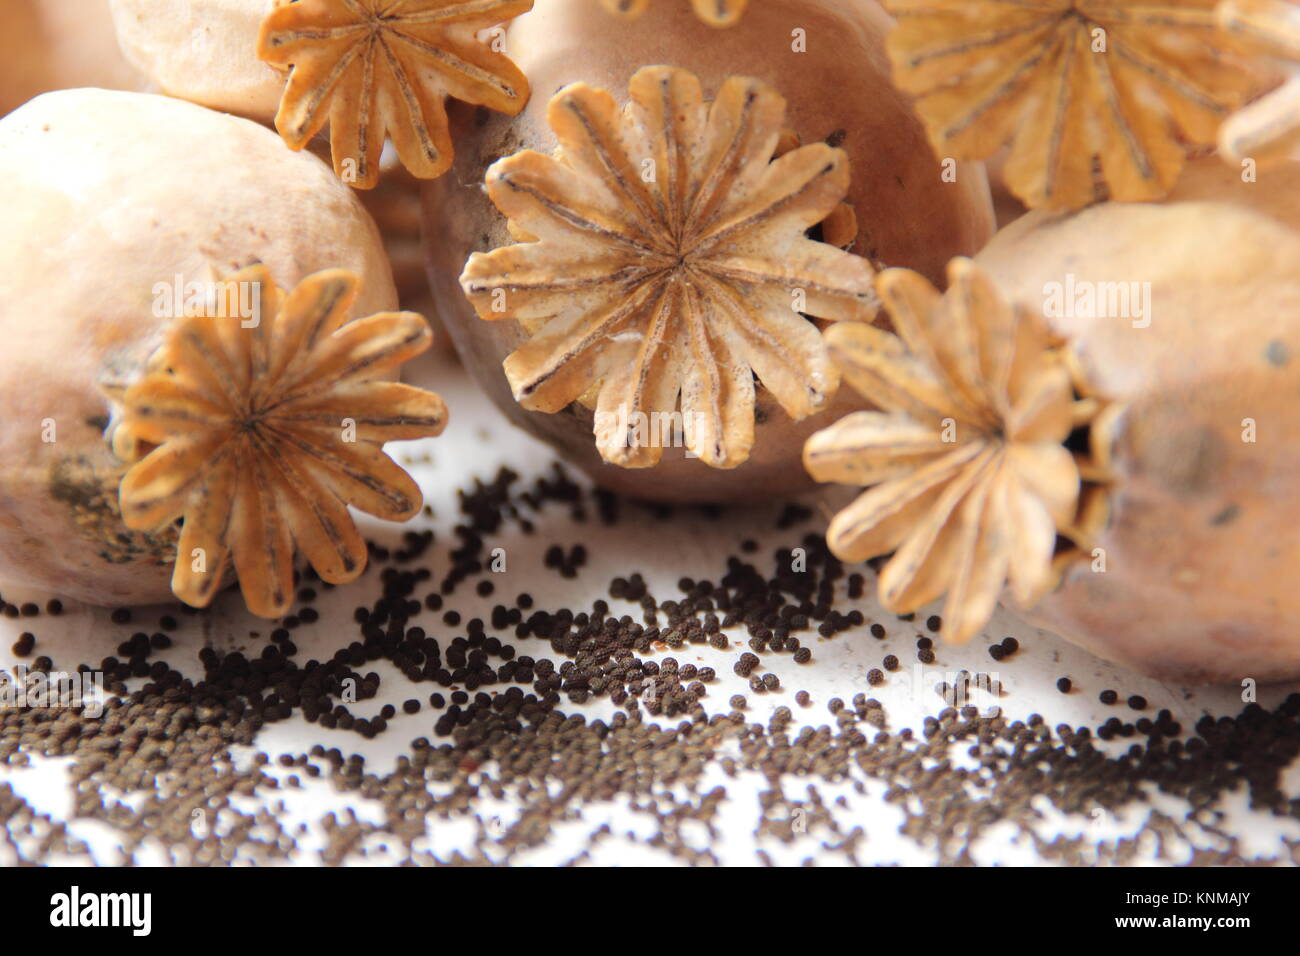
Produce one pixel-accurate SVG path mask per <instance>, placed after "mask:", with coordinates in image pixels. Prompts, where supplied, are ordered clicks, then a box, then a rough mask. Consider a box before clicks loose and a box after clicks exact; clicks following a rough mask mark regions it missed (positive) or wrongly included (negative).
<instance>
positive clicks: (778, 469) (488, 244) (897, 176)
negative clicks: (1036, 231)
mask: <svg viewBox="0 0 1300 956" xmlns="http://www.w3.org/2000/svg"><path fill="white" fill-rule="evenodd" d="M889 25H890V21H889V18H888V17H887V16H886V15H885V14H884V12H883V10H882V9H881V8H880V7H879V6H878V5H877V4H876V3H874V2H862V3H856V4H844V3H841V2H838V0H764V2H763V3H756V4H750V5H748V6H747V7H746V9H745V11H744V16H743V17H741V18H740V20H739V22H738V23H737V24H736V25H734V26H730V27H726V28H722V29H719V28H717V27H714V26H710V25H708V24H707V23H704V22H702V21H701V20H699V19H698V18H697V17H696V16H695V14H694V12H693V10H692V7H691V5H690V4H687V3H675V2H660V3H653V4H650V5H649V6H648V7H647V8H646V9H645V11H644V13H642V15H641V16H639V17H638V18H636V19H632V20H625V19H619V18H615V17H609V16H605V15H604V14H602V13H601V12H600V10H599V6H598V5H597V4H594V3H591V2H589V0H545V2H539V3H538V4H537V6H536V8H535V9H534V10H533V12H531V13H528V14H525V15H523V16H521V17H520V18H518V19H517V20H516V21H514V23H513V24H512V25H511V27H510V29H509V30H508V32H507V33H506V38H505V50H506V53H507V55H508V56H510V58H511V59H513V60H514V61H515V62H516V63H517V64H518V65H519V66H520V68H521V69H522V70H523V71H524V73H525V74H526V75H527V76H528V78H529V81H530V84H531V85H532V87H533V90H534V94H533V98H532V100H531V101H530V103H529V105H528V106H527V108H526V109H525V110H524V112H523V113H521V114H520V115H519V116H518V117H517V118H515V119H508V118H505V117H501V116H497V115H490V114H487V113H486V112H484V111H478V112H477V113H475V114H468V113H467V114H466V115H465V123H464V126H465V129H464V131H463V133H462V134H461V135H459V136H458V139H457V159H456V163H455V165H454V166H453V168H452V171H451V172H450V173H449V174H448V175H447V176H445V177H443V179H441V180H438V181H434V182H432V183H430V184H428V185H426V187H425V195H424V199H425V241H426V249H427V257H428V266H429V275H430V281H431V284H432V287H433V292H434V300H435V302H436V303H437V306H438V309H439V317H440V318H441V319H442V322H443V324H444V326H445V327H446V328H447V329H448V332H449V334H450V335H451V337H452V339H453V340H454V342H455V344H456V346H457V351H458V352H459V353H460V355H461V358H462V360H463V361H464V362H465V364H466V365H467V367H468V368H469V369H470V371H471V372H472V373H473V374H474V376H475V377H476V378H477V380H478V381H479V383H480V384H481V385H482V387H483V388H484V390H485V391H486V392H487V393H488V395H489V396H490V397H491V398H492V399H493V401H495V402H496V404H497V405H498V406H499V407H500V408H501V409H502V410H503V411H504V412H505V414H506V415H507V416H508V417H509V418H510V420H511V421H513V422H514V423H515V424H516V425H518V426H520V427H521V428H523V429H524V430H525V431H527V432H529V433H531V434H533V435H535V436H537V437H539V438H541V439H543V440H545V441H547V442H548V443H550V444H551V445H552V446H554V447H555V448H556V449H557V450H558V451H559V452H560V453H561V454H562V455H563V456H564V457H565V458H567V459H568V460H569V461H571V462H573V463H574V464H575V465H577V466H579V467H581V468H582V469H583V470H584V471H586V472H587V473H588V474H589V475H591V476H592V477H593V478H594V479H595V480H596V481H597V482H598V483H600V484H602V485H604V486H605V487H608V488H610V489H612V490H615V491H617V492H620V493H624V494H628V495H632V496H638V497H645V498H656V499H664V500H679V501H691V500H694V501H700V500H720V499H725V500H734V499H737V498H749V499H753V498H760V497H763V496H767V495H772V494H782V493H786V492H791V491H795V490H799V489H803V488H806V487H809V486H810V484H811V482H810V481H809V479H808V478H807V476H806V475H805V474H804V473H803V470H802V468H801V467H800V464H799V456H800V450H801V448H802V445H803V441H804V439H805V438H806V437H807V436H808V435H809V434H810V433H811V432H813V431H815V430H816V429H817V428H819V427H822V426H824V425H825V424H826V423H828V422H830V421H833V420H834V419H835V418H836V417H838V416H839V415H842V414H843V413H844V412H845V411H846V410H847V409H849V408H853V407H859V406H860V401H859V400H858V399H857V398H855V397H854V396H853V395H852V394H851V393H850V392H848V391H846V390H841V391H840V392H839V393H838V395H836V396H835V397H834V398H833V399H832V400H831V401H830V402H829V404H827V405H826V406H825V410H823V411H821V412H818V413H816V414H812V415H810V416H809V417H806V418H803V419H802V420H800V421H792V420H791V417H790V415H789V414H787V412H786V411H785V410H784V409H783V407H782V405H781V404H780V403H779V402H778V401H776V400H775V398H774V397H773V395H772V394H771V393H770V392H769V391H768V390H767V389H766V388H764V387H759V388H758V389H757V390H756V395H755V409H754V412H753V413H752V417H753V418H754V420H755V422H756V425H755V426H754V429H753V432H754V434H753V443H752V448H751V450H750V451H749V455H748V460H746V461H745V462H744V463H743V464H740V465H739V466H738V467H730V468H717V467H710V466H709V465H707V464H705V463H704V462H703V461H701V460H698V459H695V458H691V457H688V456H687V454H686V451H685V449H684V448H680V447H676V448H675V447H668V448H665V449H664V450H663V453H662V458H661V459H660V460H659V461H658V463H657V464H655V465H654V466H653V467H637V468H624V467H619V466H616V465H612V464H608V463H606V461H605V460H603V459H602V456H601V454H600V453H599V452H598V450H597V447H596V441H595V440H594V439H593V430H594V426H595V424H596V418H595V414H594V412H593V410H592V407H589V406H590V405H593V404H594V403H584V402H575V403H572V404H568V405H567V406H562V407H561V409H560V410H558V411H556V412H555V413H553V414H546V413H542V412H537V411H528V410H525V409H524V408H521V407H520V405H519V404H518V403H517V402H516V400H515V398H514V395H513V393H512V387H511V384H510V382H509V381H508V380H507V376H506V374H505V373H504V372H503V367H502V366H503V362H504V361H505V360H506V359H507V357H508V356H510V355H511V353H513V352H515V351H516V350H517V349H519V348H520V346H521V345H522V344H523V343H524V342H525V341H526V340H527V339H528V337H529V335H528V333H526V332H525V331H524V329H523V328H522V327H521V326H520V324H519V322H517V321H515V320H514V319H504V320H501V321H494V322H488V321H484V320H483V319H481V318H479V314H478V313H477V312H476V309H475V307H473V306H471V304H470V302H468V301H466V298H465V295H464V293H463V291H462V287H461V283H460V281H459V280H460V277H461V274H462V271H463V270H464V269H465V266H466V260H467V258H468V257H469V256H470V255H471V254H472V253H475V252H479V253H487V252H488V251H490V250H499V249H501V248H502V247H506V246H509V245H511V244H512V243H515V242H519V241H520V240H521V239H522V238H524V237H523V236H521V235H520V234H519V233H518V231H514V232H512V231H511V230H510V229H508V227H507V220H506V217H505V216H504V215H503V214H502V213H501V212H500V211H499V210H498V208H497V207H496V206H494V204H493V202H492V201H491V200H490V199H489V197H488V196H487V195H486V194H485V192H484V190H483V189H482V188H481V187H482V184H483V183H484V179H485V176H486V174H487V172H488V168H489V167H490V166H491V165H492V164H493V163H494V162H496V161H497V160H500V159H502V158H503V157H509V156H512V155H516V154H519V153H520V152H521V151H523V150H528V149H535V150H537V151H539V152H542V153H546V154H550V153H551V152H552V150H553V149H554V148H555V147H556V144H557V140H556V135H555V133H554V132H553V130H552V126H551V117H548V110H549V109H550V107H551V101H552V97H553V96H554V95H555V94H556V93H557V91H559V90H561V89H562V88H564V87H566V86H569V85H571V84H576V83H581V84H586V87H589V88H591V89H593V90H601V91H605V92H606V93H608V94H609V95H610V96H612V97H613V98H614V100H613V102H615V103H616V104H618V105H619V107H620V108H621V107H622V105H624V104H626V103H627V102H628V101H629V84H630V83H631V82H632V79H633V76H634V74H637V73H638V71H641V70H643V69H645V68H647V67H648V66H650V65H657V64H662V65H664V66H667V67H675V68H679V69H681V70H683V71H689V73H691V74H693V75H694V76H696V77H698V79H699V83H700V86H701V88H702V90H703V96H704V98H705V100H706V101H712V100H714V98H715V97H717V96H719V95H721V94H720V91H721V90H723V89H724V86H725V84H726V81H727V79H728V78H729V77H732V76H744V77H752V78H754V79H755V80H757V81H760V82H761V83H762V84H765V86H766V87H768V88H770V89H772V90H775V92H776V93H777V94H779V95H780V97H782V98H784V100H785V102H786V106H787V110H786V113H785V119H784V123H785V125H786V136H785V137H783V139H782V142H781V147H780V149H778V153H780V152H782V151H784V150H786V149H789V148H792V147H798V146H802V147H803V148H805V149H807V148H810V147H811V146H812V145H814V144H823V143H826V142H829V143H830V145H831V146H835V147H838V148H839V149H842V150H843V153H844V155H845V156H846V157H847V158H846V169H847V171H848V186H847V195H846V196H845V199H846V202H847V204H848V207H851V208H847V207H843V208H841V209H840V210H837V211H835V213H834V215H833V216H832V219H831V221H828V222H827V223H825V224H824V225H823V226H822V230H821V235H822V236H823V237H824V238H826V239H828V240H830V241H831V242H834V243H836V244H843V246H844V247H846V248H848V249H849V251H851V252H852V253H855V254H857V255H859V256H863V257H866V259H867V260H869V261H870V262H871V263H879V264H887V265H908V266H911V267H913V268H916V269H918V270H920V271H922V272H924V273H925V274H926V275H928V276H931V277H933V278H934V279H935V280H936V281H937V280H940V279H941V278H942V276H943V269H944V265H945V263H946V262H947V261H948V259H949V258H951V257H952V256H954V255H957V254H962V253H970V252H972V251H974V250H976V249H978V248H979V247H980V246H981V245H982V244H983V243H984V242H985V241H986V240H987V238H988V237H989V235H990V234H991V230H992V210H991V203H990V200H989V195H988V187H987V181H986V179H985V176H984V173H983V170H982V168H981V167H980V166H979V165H974V166H966V165H962V166H956V167H953V169H954V170H955V172H956V181H955V182H950V181H945V176H944V169H945V167H944V166H943V165H941V163H940V161H939V160H938V159H936V158H935V157H934V155H933V154H932V153H931V151H930V148H929V146H928V145H927V143H926V140H925V133H924V130H923V128H922V126H921V124H920V122H919V120H918V119H917V118H916V117H915V116H914V114H913V113H912V111H911V108H910V106H909V105H908V102H907V98H906V97H905V96H904V95H902V94H901V93H899V92H898V91H897V90H896V89H895V88H894V87H893V85H892V84H891V83H890V80H889V65H888V62H887V58H886V56H885V52H884V39H883V38H884V36H885V34H886V33H887V32H888V30H889ZM600 95H603V94H600ZM817 148H818V149H822V148H824V147H821V146H818V147H817ZM467 275H468V273H467ZM808 311H809V313H810V314H811V313H812V311H813V310H811V309H809V310H808ZM758 378H759V379H760V381H761V379H762V375H761V374H760V375H759V376H758ZM737 386H738V387H747V386H745V384H744V383H743V382H738V383H737ZM729 464H734V459H732V460H731V461H730V462H729Z"/></svg>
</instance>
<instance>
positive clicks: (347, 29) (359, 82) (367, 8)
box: [257, 0, 533, 189]
mask: <svg viewBox="0 0 1300 956" xmlns="http://www.w3.org/2000/svg"><path fill="white" fill-rule="evenodd" d="M532 6H533V0H402V2H398V3H394V2H393V0H289V2H281V3H278V4H277V5H276V7H275V8H274V9H273V10H272V11H271V12H270V13H268V14H267V16H266V19H265V20H264V21H263V22H262V27H261V31H260V33H259V36H258V40H257V55H258V56H259V57H260V58H261V59H262V60H265V61H266V62H268V63H270V64H272V65H273V66H276V67H280V68H282V69H287V70H288V71H289V79H288V84H287V86H286V88H285V91H284V96H283V98H282V99H281V101H280V109H279V112H277V113H276V115H275V128H276V129H277V130H278V131H279V132H280V135H281V136H282V137H284V141H285V142H286V143H287V144H288V145H289V146H290V147H291V148H293V149H295V150H297V149H302V148H303V147H304V146H306V145H307V143H308V142H309V141H310V140H311V138H312V137H313V136H315V135H316V134H317V133H318V132H320V130H321V129H322V128H323V127H324V126H325V123H326V122H327V121H328V122H329V125H330V149H331V153H332V155H333V159H334V171H335V172H336V173H338V174H339V176H340V177H342V178H344V180H345V181H347V182H349V183H351V184H352V185H355V186H357V187H358V188H360V189H370V188H373V187H374V186H375V184H376V183H377V182H378V181H379V156H380V152H381V150H382V149H383V146H384V140H385V137H386V136H389V137H391V138H392V141H393V146H394V148H395V150H396V152H397V155H398V157H399V158H400V159H401V161H402V164H403V165H404V166H405V167H406V168H407V169H408V170H410V172H411V173H413V174H414V175H416V176H418V177H420V178H423V179H432V178H435V177H437V176H441V175H442V174H443V173H445V172H446V171H447V169H448V168H450V166H451V163H452V144H451V133H450V130H449V128H448V120H447V111H446V106H445V101H446V99H447V97H448V96H453V97H455V98H457V99H459V100H463V101H465V102H468V103H475V104H480V105H482V106H487V107H489V108H491V109H494V110H498V111H500V112H503V113H508V114H510V115H514V114H516V113H518V112H519V111H520V110H522V109H523V108H524V105H525V104H526V103H527V102H528V80H527V79H526V78H525V77H524V75H523V73H522V72H520V70H519V68H518V67H516V66H515V65H514V64H513V63H511V62H510V60H509V59H508V58H507V57H505V56H504V55H502V54H500V53H498V52H496V50H495V49H494V48H493V46H492V45H491V44H490V43H488V42H485V41H484V40H481V39H480V38H479V33H480V32H481V31H484V30H488V29H490V28H493V27H497V26H499V25H500V24H502V23H505V22H508V21H509V20H510V19H512V18H513V17H516V16H518V15H519V14H521V13H523V12H525V11H527V10H530V9H532Z"/></svg>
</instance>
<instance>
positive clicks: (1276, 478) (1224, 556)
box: [977, 184, 1300, 683]
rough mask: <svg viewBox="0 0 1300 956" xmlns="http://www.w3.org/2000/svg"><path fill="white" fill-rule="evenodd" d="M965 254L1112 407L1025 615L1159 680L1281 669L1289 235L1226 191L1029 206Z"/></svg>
mask: <svg viewBox="0 0 1300 956" xmlns="http://www.w3.org/2000/svg"><path fill="white" fill-rule="evenodd" d="M1245 188H1254V189H1259V190H1264V189H1266V188H1268V187H1266V186H1265V185H1263V184H1259V185H1256V186H1250V187H1245ZM977 262H979V263H980V265H981V266H982V267H983V268H984V269H985V270H987V271H988V272H989V273H990V274H991V275H992V276H993V277H994V278H995V280H996V281H997V283H998V284H999V286H1000V287H1001V288H1002V289H1003V291H1004V292H1005V293H1006V294H1007V295H1008V296H1009V297H1011V298H1013V299H1014V300H1015V301H1017V302H1019V303H1022V304H1023V305H1024V306H1025V307H1027V308H1033V309H1036V310H1038V311H1040V312H1042V311H1043V310H1044V309H1046V310H1047V319H1048V321H1049V322H1050V324H1051V326H1052V328H1053V329H1054V330H1055V331H1056V332H1057V333H1059V334H1061V335H1062V336H1064V337H1066V338H1068V339H1069V340H1070V341H1071V347H1072V350H1073V352H1074V353H1075V355H1076V356H1077V361H1078V368H1079V371H1080V373H1081V378H1082V380H1084V381H1086V382H1087V383H1088V387H1089V389H1090V390H1091V391H1092V392H1094V393H1095V394H1097V395H1102V396H1106V397H1108V398H1109V399H1111V400H1112V401H1114V402H1115V403H1117V405H1118V406H1120V407H1122V408H1123V411H1122V412H1121V413H1120V414H1118V415H1117V416H1115V417H1113V418H1111V419H1110V420H1109V421H1108V423H1107V424H1106V426H1105V427H1104V429H1100V430H1099V429H1098V428H1096V427H1094V433H1093V435H1092V445H1093V447H1094V448H1095V449H1097V452H1098V454H1097V463H1098V464H1099V465H1101V466H1102V467H1101V468H1099V469H1097V470H1095V472H1094V474H1093V475H1092V479H1093V480H1092V481H1090V482H1087V483H1086V484H1085V488H1084V493H1083V495H1082V498H1081V501H1082V506H1081V508H1080V512H1079V515H1078V517H1077V518H1076V521H1075V527H1074V528H1073V529H1072V530H1071V531H1070V534H1071V535H1072V536H1073V537H1074V538H1075V540H1076V542H1077V548H1076V549H1074V550H1073V551H1072V553H1070V554H1067V555H1065V556H1063V560H1062V562H1061V567H1060V570H1061V572H1062V579H1061V582H1060V584H1059V586H1058V587H1057V588H1056V589H1055V590H1054V591H1052V592H1051V593H1049V594H1048V595H1046V596H1045V597H1044V598H1043V600H1042V601H1041V602H1040V603H1039V604H1038V605H1037V606H1036V607H1035V608H1034V609H1033V610H1032V612H1031V613H1030V617H1031V620H1033V621H1034V623H1036V624H1040V625H1041V626H1043V627H1046V628H1048V629H1050V630H1053V631H1056V632H1057V633H1060V634H1062V635H1063V636H1065V637H1068V638H1069V639H1071V640H1073V641H1075V642H1076V643H1078V644H1081V645H1083V646H1084V647H1087V648H1089V649H1090V650H1092V651H1094V652H1095V653H1098V654H1100V655H1102V656H1104V657H1107V658H1110V659H1113V660H1117V661H1120V662H1122V663H1125V664H1127V665H1129V666H1132V667H1134V668H1136V669H1138V670H1141V671H1143V672H1145V673H1148V674H1150V675H1152V676H1155V677H1158V678H1161V679H1164V680H1173V681H1179V682H1211V681H1213V682H1227V683H1240V682H1241V681H1243V680H1246V679H1252V680H1256V681H1265V680H1281V679H1286V678H1294V677H1296V676H1300V640H1297V638H1296V633H1295V625H1296V621H1297V620H1300V588H1297V587H1296V584H1295V581H1296V577H1297V575H1298V574H1300V537H1297V536H1296V534H1295V533H1294V529H1295V527H1296V525H1297V523H1298V522H1300V481H1298V480H1297V475H1300V442H1298V440H1297V436H1300V401H1297V396H1300V233H1297V232H1296V230H1294V229H1291V228H1288V227H1286V226H1284V225H1282V224H1280V223H1279V222H1277V221H1276V220H1275V219H1272V218H1269V217H1267V216H1265V215H1262V214H1260V213H1258V212H1256V211H1254V210H1251V209H1249V208H1247V207H1246V204H1236V203H1233V202H1231V201H1227V202H1225V201H1208V202H1197V201H1184V202H1174V203H1170V204H1169V205H1165V206H1152V205H1145V204H1142V205H1130V206H1123V205H1118V204H1105V205H1102V206H1097V207H1094V208H1092V209H1089V210H1085V211H1083V212H1081V213H1079V214H1077V215H1074V216H1068V217H1050V216H1046V215H1044V214H1041V213H1034V214H1031V215H1030V216H1027V217H1025V218H1024V219H1023V220H1021V221H1019V222H1017V223H1016V224H1015V225H1013V226H1012V227H1010V228H1008V229H1007V230H1005V231H1004V232H1003V233H1001V234H1000V235H999V236H998V238H997V239H995V240H994V242H993V243H992V244H990V245H989V247H988V248H986V249H985V250H984V251H983V252H981V253H980V255H979V256H978V257H977ZM1086 477H1087V476H1086V475H1085V478H1086Z"/></svg>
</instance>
